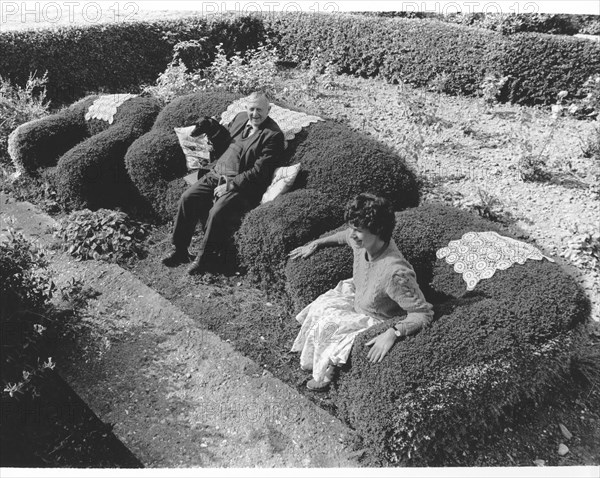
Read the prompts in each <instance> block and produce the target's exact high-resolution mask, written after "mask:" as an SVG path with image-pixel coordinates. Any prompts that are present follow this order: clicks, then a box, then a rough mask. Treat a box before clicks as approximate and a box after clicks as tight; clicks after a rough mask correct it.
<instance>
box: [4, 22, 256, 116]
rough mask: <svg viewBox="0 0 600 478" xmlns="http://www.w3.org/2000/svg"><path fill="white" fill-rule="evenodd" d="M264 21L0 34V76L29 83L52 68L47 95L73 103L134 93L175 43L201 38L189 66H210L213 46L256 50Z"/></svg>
mask: <svg viewBox="0 0 600 478" xmlns="http://www.w3.org/2000/svg"><path fill="white" fill-rule="evenodd" d="M263 38H264V32H263V24H262V22H261V21H260V20H259V19H256V18H252V17H249V16H217V15H215V16H212V17H210V18H209V19H206V18H203V17H189V18H182V19H179V20H165V21H155V22H122V23H109V24H102V25H91V26H77V27H61V28H57V29H40V30H26V31H9V32H2V33H0V51H2V55H0V75H2V76H3V77H5V78H9V79H10V80H11V81H12V82H13V83H14V84H25V82H26V81H27V78H28V77H29V74H30V72H37V73H38V74H39V75H41V74H43V72H44V71H46V70H47V71H48V80H49V82H48V99H50V100H52V101H53V104H54V103H58V104H65V103H71V102H73V101H74V100H77V99H79V98H81V97H82V96H84V95H85V94H87V93H88V92H98V91H106V92H110V93H117V92H136V91H137V90H138V88H139V87H140V86H141V85H142V84H153V83H154V82H155V81H156V78H157V77H158V75H159V74H160V73H161V72H163V71H164V69H165V68H166V66H167V64H168V63H169V61H170V60H171V57H172V54H173V46H174V45H175V44H176V43H178V42H180V41H186V40H192V39H195V40H200V39H201V48H200V49H199V51H198V49H189V50H188V51H186V52H183V54H182V55H181V57H182V59H183V60H184V61H186V62H189V63H190V64H189V65H187V66H188V67H192V66H193V67H196V68H198V67H203V66H207V65H208V64H210V62H211V61H212V59H213V57H214V52H215V47H216V45H218V44H219V43H223V47H224V49H225V51H226V52H227V53H230V54H231V53H233V52H235V51H245V50H246V49H248V48H255V47H256V46H258V44H259V42H260V41H262V40H263Z"/></svg>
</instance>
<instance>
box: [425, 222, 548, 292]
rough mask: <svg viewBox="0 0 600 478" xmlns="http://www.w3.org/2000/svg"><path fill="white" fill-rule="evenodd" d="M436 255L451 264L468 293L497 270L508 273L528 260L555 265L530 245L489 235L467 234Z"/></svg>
mask: <svg viewBox="0 0 600 478" xmlns="http://www.w3.org/2000/svg"><path fill="white" fill-rule="evenodd" d="M435 255H436V256H437V257H438V259H442V258H445V259H446V262H447V263H448V264H454V271H455V272H458V273H459V274H462V276H463V279H464V281H465V282H466V283H467V290H473V289H474V288H475V286H476V285H477V283H478V282H479V281H480V280H481V279H489V278H490V277H492V276H493V275H494V274H495V273H496V271H497V270H504V269H508V268H509V267H510V266H512V265H513V264H514V263H515V262H516V263H519V264H524V263H525V261H526V260H527V259H535V260H538V261H540V260H542V259H543V258H546V259H548V260H549V261H550V262H554V260H553V259H550V258H549V257H546V256H544V255H543V254H542V253H541V252H540V251H539V249H536V248H535V247H533V246H532V245H530V244H527V243H525V242H521V241H517V240H515V239H511V238H509V237H504V236H501V235H499V234H497V233H495V232H492V231H486V232H467V233H466V234H464V235H463V236H462V238H461V239H459V240H457V241H450V242H449V243H448V246H447V247H442V248H441V249H439V250H438V251H437V252H436V253H435Z"/></svg>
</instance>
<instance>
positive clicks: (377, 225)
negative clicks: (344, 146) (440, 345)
mask: <svg viewBox="0 0 600 478" xmlns="http://www.w3.org/2000/svg"><path fill="white" fill-rule="evenodd" d="M344 219H345V221H346V223H347V224H348V226H349V228H348V229H346V230H344V231H341V232H338V233H336V234H333V235H330V236H327V237H323V238H320V239H316V240H314V241H312V242H309V243H308V244H306V245H304V246H301V247H298V248H296V249H294V250H293V251H292V252H290V254H289V255H290V257H291V258H292V259H297V258H306V257H308V256H310V255H311V254H313V253H314V252H315V251H316V250H317V249H318V248H319V247H322V246H328V245H342V244H348V245H349V246H350V247H352V248H353V249H354V266H353V277H352V279H347V280H344V281H341V282H340V283H338V285H337V286H336V287H335V289H332V290H330V291H328V292H326V293H325V294H323V295H321V296H319V297H318V298H317V299H316V300H315V301H314V302H312V303H311V304H309V305H308V306H307V307H306V308H304V310H302V311H301V312H300V313H299V314H298V315H297V316H296V320H298V322H300V323H301V324H302V327H301V329H300V332H299V334H298V336H297V337H296V340H295V341H294V345H293V346H292V352H301V354H300V366H301V367H302V368H303V369H304V370H312V371H313V379H312V380H309V381H308V383H307V384H306V386H307V387H308V388H309V389H311V390H325V389H326V388H328V386H329V384H330V383H331V380H332V378H333V374H334V371H335V366H338V365H342V364H344V363H346V360H347V359H348V355H349V354H350V349H351V347H352V343H353V342H354V338H355V337H356V335H358V334H359V333H360V332H362V331H364V330H366V329H368V328H369V327H372V326H373V325H377V324H379V323H381V322H383V321H387V320H390V321H392V322H393V326H392V327H390V328H389V329H387V330H386V331H385V332H383V333H381V334H379V335H378V336H377V337H375V338H374V339H372V340H370V341H369V342H367V343H366V345H367V346H369V347H370V349H369V352H368V354H367V358H368V359H369V361H370V362H372V363H379V362H381V361H382V360H383V358H384V357H385V355H386V354H387V353H388V351H389V350H390V348H391V347H392V345H394V342H395V341H396V340H397V339H398V337H404V336H407V335H413V334H416V333H417V332H419V331H420V330H421V329H422V328H423V327H424V326H426V325H427V324H429V322H430V321H431V319H432V317H433V308H432V306H431V304H429V303H428V302H427V301H426V300H425V298H424V296H423V294H422V292H421V290H420V289H419V285H418V284H417V281H416V277H415V272H414V270H413V268H412V266H411V265H410V264H409V263H408V262H407V261H406V259H405V258H404V256H403V255H402V253H401V252H400V251H399V250H398V247H396V244H395V243H394V240H393V239H392V231H393V230H394V225H395V222H396V221H395V216H394V211H393V210H392V207H391V205H390V203H389V201H387V200H386V199H383V198H380V197H377V196H375V195H373V194H366V193H363V194H359V195H358V196H357V197H356V198H355V199H354V200H352V201H351V202H350V203H349V204H348V206H347V207H346V211H345V213H344ZM404 312H406V313H407V314H406V315H404Z"/></svg>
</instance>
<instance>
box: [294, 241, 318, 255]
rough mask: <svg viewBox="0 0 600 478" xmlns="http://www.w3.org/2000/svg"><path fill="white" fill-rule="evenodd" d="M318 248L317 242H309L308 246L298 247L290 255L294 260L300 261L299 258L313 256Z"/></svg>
mask: <svg viewBox="0 0 600 478" xmlns="http://www.w3.org/2000/svg"><path fill="white" fill-rule="evenodd" d="M318 248H319V244H317V242H316V241H312V242H309V243H308V244H305V245H304V246H300V247H297V248H296V249H294V250H293V251H292V252H290V253H289V254H288V255H289V256H290V258H292V259H298V258H299V257H302V258H303V259H306V258H307V257H308V256H310V255H311V254H313V253H314V252H315V251H316V250H317V249H318Z"/></svg>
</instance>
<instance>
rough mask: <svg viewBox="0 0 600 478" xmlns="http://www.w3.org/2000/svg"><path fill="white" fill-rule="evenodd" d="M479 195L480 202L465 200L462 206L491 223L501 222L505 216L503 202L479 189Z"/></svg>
mask: <svg viewBox="0 0 600 478" xmlns="http://www.w3.org/2000/svg"><path fill="white" fill-rule="evenodd" d="M477 195H478V196H479V197H478V199H479V201H472V200H465V201H463V204H462V205H463V207H466V208H467V209H471V210H473V211H475V212H476V213H477V214H479V215H480V216H481V217H484V218H486V219H489V220H490V221H495V222H498V221H500V220H501V219H502V215H503V210H502V202H500V200H499V199H498V198H497V197H496V196H494V195H493V194H491V193H488V192H487V191H486V190H484V189H481V188H477Z"/></svg>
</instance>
